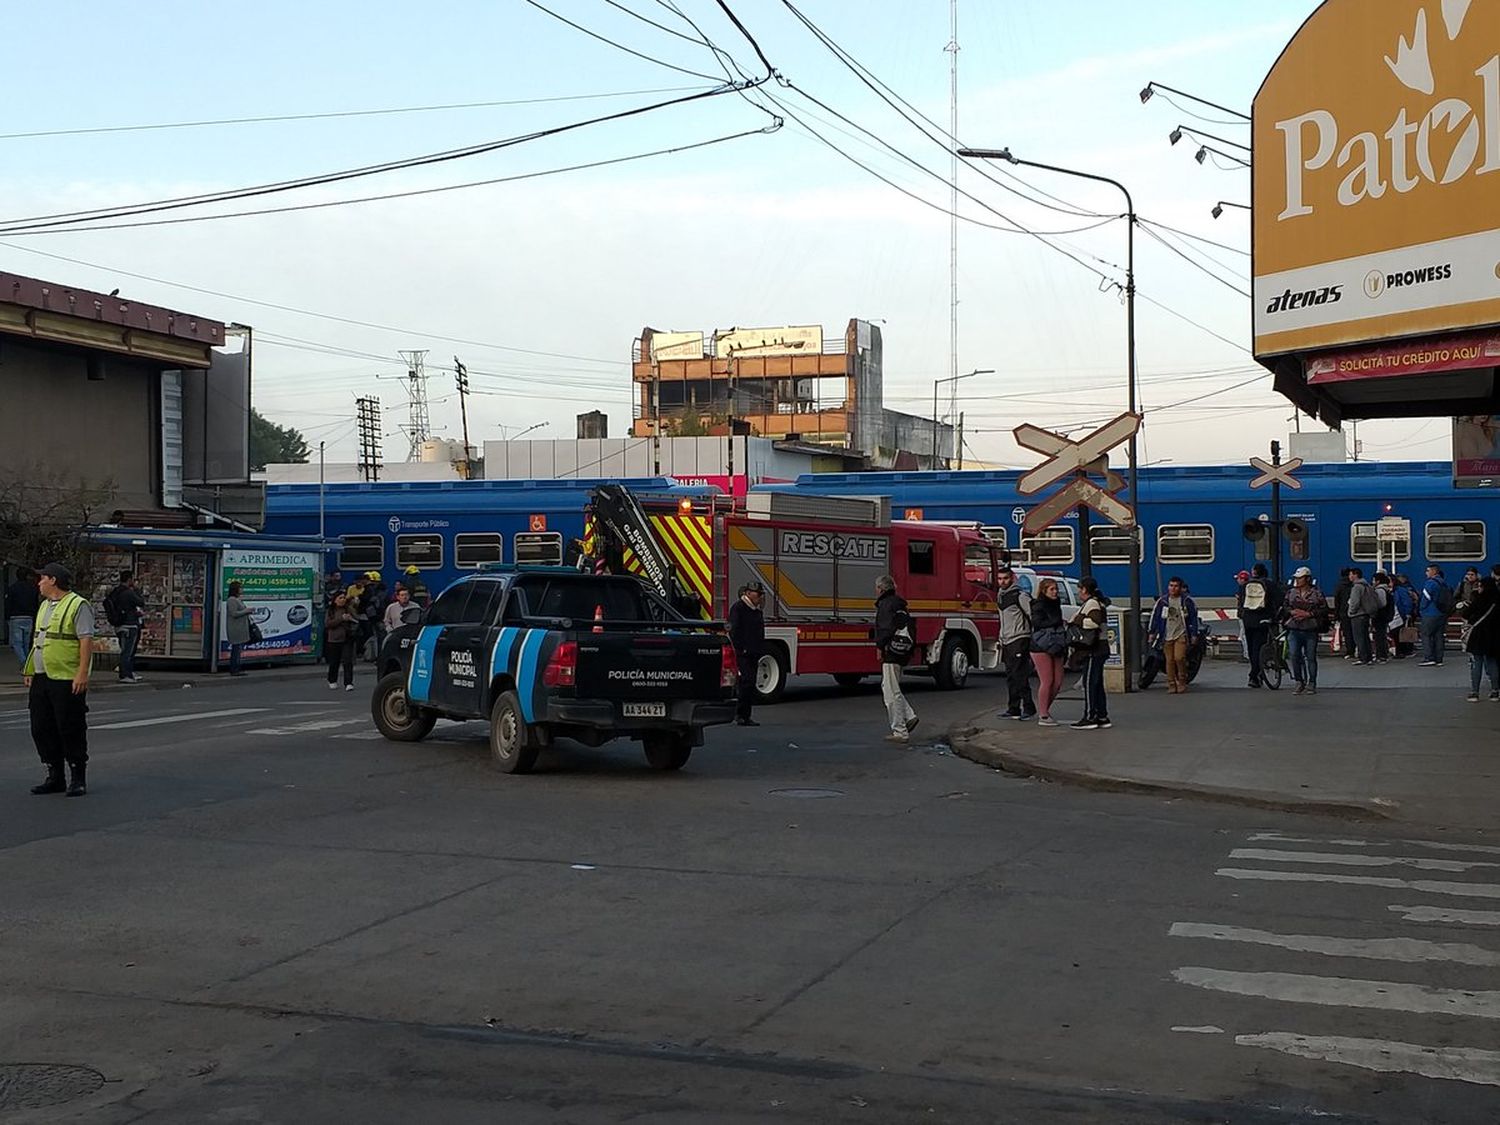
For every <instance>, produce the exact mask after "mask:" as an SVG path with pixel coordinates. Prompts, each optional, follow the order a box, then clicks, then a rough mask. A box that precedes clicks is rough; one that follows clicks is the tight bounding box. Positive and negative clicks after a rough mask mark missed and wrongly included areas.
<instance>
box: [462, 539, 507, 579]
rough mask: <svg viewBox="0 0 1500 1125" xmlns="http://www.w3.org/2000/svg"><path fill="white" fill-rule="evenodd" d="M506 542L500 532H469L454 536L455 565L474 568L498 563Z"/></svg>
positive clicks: (467, 568) (465, 568)
mask: <svg viewBox="0 0 1500 1125" xmlns="http://www.w3.org/2000/svg"><path fill="white" fill-rule="evenodd" d="M504 543H505V537H504V536H503V535H500V534H499V533H498V532H493V531H476V532H467V533H465V534H462V535H455V536H454V537H453V565H454V566H456V567H458V568H459V569H460V570H473V569H474V568H475V567H478V566H483V565H484V564H485V563H497V562H499V561H500V555H501V552H502V550H503V546H504Z"/></svg>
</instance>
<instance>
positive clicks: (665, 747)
mask: <svg viewBox="0 0 1500 1125" xmlns="http://www.w3.org/2000/svg"><path fill="white" fill-rule="evenodd" d="M642 742H643V744H644V746H645V748H646V762H647V764H648V765H650V767H651V768H652V769H654V770H680V769H681V768H682V767H683V766H685V765H687V760H688V759H689V758H690V757H692V754H693V746H692V743H691V742H690V741H689V739H688V737H687V736H685V735H681V734H648V735H647V736H646V737H645V738H644V739H643V740H642Z"/></svg>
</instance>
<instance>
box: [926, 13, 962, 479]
mask: <svg viewBox="0 0 1500 1125" xmlns="http://www.w3.org/2000/svg"><path fill="white" fill-rule="evenodd" d="M943 49H944V50H945V51H947V52H948V138H949V141H950V142H951V144H952V152H951V153H950V156H949V164H948V186H949V197H948V302H949V303H948V378H950V379H952V380H953V382H951V383H949V384H948V387H949V402H948V416H949V417H950V418H951V417H953V415H954V414H956V413H957V412H958V0H948V46H947V47H945V48H943ZM932 415H933V418H934V419H936V417H937V405H936V404H935V403H934V405H933V408H932ZM936 445H937V431H936V429H934V430H933V446H934V449H933V454H934V458H935V457H936V453H937V450H936ZM934 467H936V461H935V460H934Z"/></svg>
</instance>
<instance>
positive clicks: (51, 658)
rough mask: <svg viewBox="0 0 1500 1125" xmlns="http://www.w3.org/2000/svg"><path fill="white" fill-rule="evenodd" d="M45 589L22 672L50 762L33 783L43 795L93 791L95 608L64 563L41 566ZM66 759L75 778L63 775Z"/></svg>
mask: <svg viewBox="0 0 1500 1125" xmlns="http://www.w3.org/2000/svg"><path fill="white" fill-rule="evenodd" d="M37 589H38V590H39V591H40V592H41V595H42V604H41V608H40V609H38V610H37V615H36V633H35V635H34V636H33V638H32V642H31V645H32V647H31V655H30V656H28V657H27V658H26V666H25V667H24V668H23V669H22V674H23V675H24V676H25V677H26V684H27V686H28V687H30V689H31V696H30V706H31V740H32V741H33V742H35V743H36V752H37V754H39V755H40V756H41V759H42V762H43V764H45V765H46V767H47V779H46V780H45V781H43V782H42V783H41V784H40V785H36V786H33V787H32V790H31V791H32V792H33V793H35V794H38V795H41V794H44V793H62V792H66V793H67V794H68V796H69V797H82V796H83V795H84V794H85V793H86V792H88V788H87V785H86V783H85V771H86V770H87V767H88V760H89V748H88V709H89V706H88V694H87V693H88V690H89V666H90V664H91V663H92V661H93V655H94V611H93V608H92V607H91V606H90V605H89V603H88V601H87V599H85V598H82V597H80V596H79V595H77V594H75V593H74V592H73V575H72V573H71V572H70V571H69V570H68V568H67V567H65V566H63V565H62V564H61V563H48V564H47V565H46V566H44V567H42V569H41V570H40V571H39V572H38V577H37ZM63 762H67V763H68V766H69V768H70V769H71V770H72V778H71V779H70V780H69V781H68V782H66V783H65V782H64V781H63Z"/></svg>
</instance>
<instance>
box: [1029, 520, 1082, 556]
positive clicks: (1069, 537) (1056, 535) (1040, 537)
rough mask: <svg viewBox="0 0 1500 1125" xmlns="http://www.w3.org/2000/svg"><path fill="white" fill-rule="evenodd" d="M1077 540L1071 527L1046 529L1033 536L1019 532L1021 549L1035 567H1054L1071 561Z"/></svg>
mask: <svg viewBox="0 0 1500 1125" xmlns="http://www.w3.org/2000/svg"><path fill="white" fill-rule="evenodd" d="M1077 539H1078V537H1077V535H1076V534H1075V533H1074V531H1073V529H1072V528H1071V527H1048V528H1044V529H1043V530H1041V531H1039V532H1037V533H1036V534H1035V535H1028V534H1026V532H1024V531H1023V532H1021V547H1022V549H1023V550H1025V551H1027V552H1028V554H1029V560H1030V561H1031V562H1033V563H1035V564H1036V565H1038V566H1056V565H1060V564H1062V563H1070V562H1072V561H1073V556H1074V555H1075V553H1076V543H1077Z"/></svg>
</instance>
